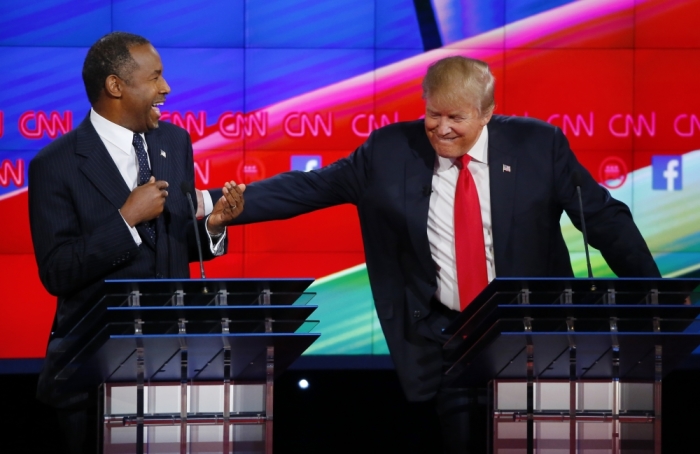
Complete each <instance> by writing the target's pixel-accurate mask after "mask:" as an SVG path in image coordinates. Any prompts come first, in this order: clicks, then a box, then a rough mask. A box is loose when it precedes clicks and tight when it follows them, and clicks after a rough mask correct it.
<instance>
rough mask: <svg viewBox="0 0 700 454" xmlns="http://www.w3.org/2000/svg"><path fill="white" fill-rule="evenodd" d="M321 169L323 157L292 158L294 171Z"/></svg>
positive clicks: (304, 156)
mask: <svg viewBox="0 0 700 454" xmlns="http://www.w3.org/2000/svg"><path fill="white" fill-rule="evenodd" d="M320 168H321V156H309V155H298V156H292V170H301V171H302V172H308V171H309V170H314V169H320Z"/></svg>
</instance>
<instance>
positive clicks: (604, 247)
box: [553, 128, 661, 277]
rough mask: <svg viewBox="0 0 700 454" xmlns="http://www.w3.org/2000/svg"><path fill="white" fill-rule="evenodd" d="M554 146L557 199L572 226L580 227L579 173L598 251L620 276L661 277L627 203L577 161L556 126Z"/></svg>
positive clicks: (591, 235)
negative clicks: (618, 198) (576, 184)
mask: <svg viewBox="0 0 700 454" xmlns="http://www.w3.org/2000/svg"><path fill="white" fill-rule="evenodd" d="M553 148H554V161H555V162H554V169H555V175H556V177H555V178H556V182H555V184H556V191H557V196H558V200H559V203H560V204H561V205H562V206H563V207H564V210H565V211H566V213H567V214H568V215H569V218H570V219H571V221H572V222H573V224H574V226H576V228H577V229H579V230H581V228H582V227H581V216H580V207H579V202H578V195H577V191H576V187H575V184H574V178H575V177H574V174H575V173H578V175H579V179H580V182H581V198H582V200H583V212H584V218H585V223H586V231H587V233H588V241H589V244H590V245H591V246H593V247H594V248H596V249H598V250H599V251H600V252H601V254H602V255H603V258H604V259H605V261H606V262H607V263H608V265H609V266H610V268H611V269H612V270H613V272H614V273H615V274H616V275H617V276H619V277H660V276H661V274H660V273H659V269H658V267H657V266H656V263H655V262H654V258H653V257H652V255H651V252H650V251H649V248H648V246H647V244H646V241H644V238H643V237H642V234H641V233H640V231H639V229H638V228H637V226H636V225H635V223H634V220H633V219H632V213H631V212H630V210H629V208H628V207H627V205H625V204H624V203H622V202H620V201H619V200H616V199H614V198H613V197H612V196H611V195H610V192H608V190H607V189H605V188H603V187H602V186H600V185H599V184H598V183H597V182H596V181H595V179H593V177H592V176H591V174H590V173H589V172H588V171H587V170H586V169H585V168H584V167H583V166H582V165H581V164H580V163H579V162H578V160H577V159H576V157H575V156H574V153H573V152H572V151H571V149H570V148H569V142H568V141H567V139H566V137H564V134H563V133H562V131H561V130H560V129H559V128H556V129H555V133H554V139H553Z"/></svg>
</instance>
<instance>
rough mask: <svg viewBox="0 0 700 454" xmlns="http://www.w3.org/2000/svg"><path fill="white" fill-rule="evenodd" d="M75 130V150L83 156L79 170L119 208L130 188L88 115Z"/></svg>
mask: <svg viewBox="0 0 700 454" xmlns="http://www.w3.org/2000/svg"><path fill="white" fill-rule="evenodd" d="M77 132H78V135H77V145H76V151H75V152H76V154H78V155H80V156H83V157H84V158H85V159H84V161H83V164H82V166H81V167H80V170H81V172H83V174H84V175H85V176H86V177H87V178H88V179H89V180H90V182H92V184H93V185H94V186H95V187H96V188H97V190H98V191H99V192H100V193H101V194H102V195H103V196H104V197H105V198H106V199H107V200H109V202H110V203H111V204H112V205H114V207H115V208H116V209H120V208H121V207H122V205H124V202H125V201H126V199H127V198H128V197H129V194H131V190H130V189H129V187H128V186H127V185H126V183H125V182H124V178H122V175H121V174H120V173H119V169H117V166H116V164H114V160H113V159H112V156H110V154H109V152H108V151H107V148H105V145H104V143H102V139H100V136H99V135H97V131H95V128H94V127H93V126H92V123H91V122H90V116H89V115H88V116H87V117H86V118H85V120H83V121H82V123H80V125H79V126H78V130H77Z"/></svg>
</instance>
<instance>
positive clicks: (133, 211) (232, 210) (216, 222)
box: [119, 177, 245, 235]
mask: <svg viewBox="0 0 700 454" xmlns="http://www.w3.org/2000/svg"><path fill="white" fill-rule="evenodd" d="M168 186H169V185H168V182H167V181H163V180H156V179H155V177H151V179H150V180H148V182H146V183H145V184H143V185H141V186H138V187H136V188H134V190H133V191H131V194H129V197H128V198H127V199H126V202H124V205H123V206H122V207H121V209H120V210H119V211H120V213H121V215H122V217H123V218H124V220H125V221H126V223H127V224H129V226H130V227H133V226H135V225H137V224H140V223H142V222H146V221H150V220H152V219H155V218H157V217H158V216H160V214H161V213H162V212H163V208H164V207H165V199H166V198H167V197H168V190H167V189H168ZM243 191H245V184H236V182H235V181H230V182H227V183H225V184H224V187H223V188H222V193H223V195H222V196H221V198H220V199H219V200H217V201H216V204H215V205H214V209H213V211H212V212H211V215H210V216H209V219H208V220H207V230H208V231H209V234H211V235H221V234H222V233H224V229H225V228H226V225H227V224H229V223H230V222H231V221H232V220H233V219H235V218H236V217H237V216H238V215H239V214H241V212H242V211H243V205H244V200H243ZM200 205H201V204H200Z"/></svg>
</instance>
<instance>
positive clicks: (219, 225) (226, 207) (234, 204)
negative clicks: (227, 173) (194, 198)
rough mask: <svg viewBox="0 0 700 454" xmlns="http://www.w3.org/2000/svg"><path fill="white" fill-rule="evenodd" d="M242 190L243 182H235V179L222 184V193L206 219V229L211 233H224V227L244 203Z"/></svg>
mask: <svg viewBox="0 0 700 454" xmlns="http://www.w3.org/2000/svg"><path fill="white" fill-rule="evenodd" d="M243 191H245V185H244V184H236V182H235V181H230V182H228V183H226V184H224V187H223V189H222V191H221V192H223V194H224V195H222V196H221V198H220V199H219V200H218V201H217V202H216V205H214V210H213V211H212V212H211V215H210V216H209V219H208V220H207V230H208V231H209V233H210V234H211V235H221V234H222V233H224V228H226V226H227V225H228V224H229V223H230V222H231V221H232V220H233V219H235V218H236V217H238V215H239V214H241V212H242V211H243V203H244V200H243Z"/></svg>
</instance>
